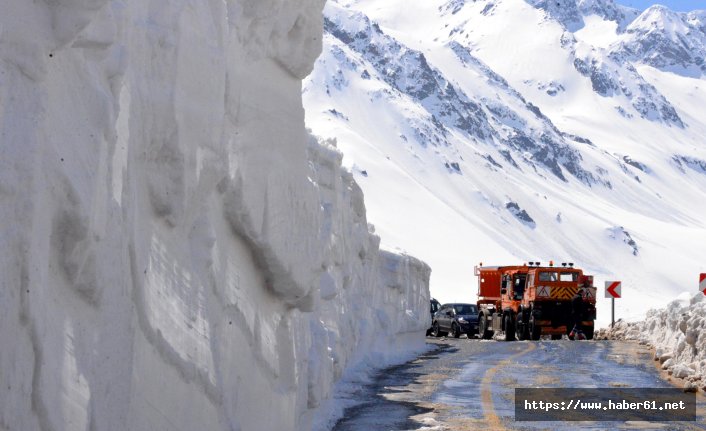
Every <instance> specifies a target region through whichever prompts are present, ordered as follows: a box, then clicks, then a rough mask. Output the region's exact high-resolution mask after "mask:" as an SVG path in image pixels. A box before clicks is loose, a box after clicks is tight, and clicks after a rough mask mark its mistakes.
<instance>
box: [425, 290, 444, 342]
mask: <svg viewBox="0 0 706 431" xmlns="http://www.w3.org/2000/svg"><path fill="white" fill-rule="evenodd" d="M429 308H430V310H431V321H432V322H434V314H436V312H437V311H439V308H441V303H440V302H439V301H437V300H436V299H434V298H431V300H430V301H429ZM431 330H432V327H431V326H430V327H429V329H427V335H431Z"/></svg>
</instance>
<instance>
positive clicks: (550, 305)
mask: <svg viewBox="0 0 706 431" xmlns="http://www.w3.org/2000/svg"><path fill="white" fill-rule="evenodd" d="M474 272H475V275H476V277H477V278H478V310H479V316H478V336H479V337H480V338H483V339H491V338H493V336H494V335H495V334H496V333H498V334H501V333H504V339H505V340H506V341H513V340H515V339H519V340H539V339H540V338H541V336H542V335H551V337H552V339H555V340H556V339H560V338H561V337H562V336H563V335H564V334H567V335H568V334H569V333H570V332H571V329H572V328H573V324H574V319H575V317H574V315H573V308H572V299H573V298H574V296H575V295H576V294H577V293H581V294H582V295H583V301H584V302H583V310H582V311H583V312H582V314H583V315H582V316H580V317H579V320H580V321H581V324H582V326H583V332H584V334H585V336H586V338H587V339H589V340H590V339H592V338H593V328H594V320H595V319H596V288H595V287H594V286H593V276H592V275H584V273H583V271H582V270H580V269H579V268H575V267H574V264H573V263H562V264H561V266H554V263H553V262H551V261H550V263H549V266H541V263H540V262H528V263H526V264H523V265H518V266H483V264H482V263H481V264H480V265H479V266H476V267H475V271H474Z"/></svg>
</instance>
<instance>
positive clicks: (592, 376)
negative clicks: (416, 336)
mask: <svg viewBox="0 0 706 431" xmlns="http://www.w3.org/2000/svg"><path fill="white" fill-rule="evenodd" d="M429 343H430V347H432V350H430V351H429V352H428V353H427V354H425V355H422V356H420V357H419V358H417V359H416V360H414V361H411V362H409V363H407V364H404V365H401V366H397V367H392V368H388V369H386V370H384V371H382V372H381V373H379V374H378V376H377V378H376V379H375V381H374V382H373V383H372V384H370V385H368V386H366V387H364V388H363V390H362V391H361V392H360V393H359V394H358V399H359V401H360V404H359V405H357V406H355V407H352V408H349V409H348V410H347V411H346V413H345V416H344V418H343V419H341V420H340V421H339V422H338V423H337V424H336V426H335V427H334V430H336V431H344V430H345V431H351V430H476V429H485V430H573V429H581V430H606V429H640V430H653V429H654V430H706V398H704V396H703V395H702V394H697V396H696V401H697V410H696V412H697V420H696V421H695V422H660V423H655V422H636V421H626V422H601V421H600V419H601V417H600V416H601V415H597V417H596V419H597V420H596V421H595V422H522V421H515V410H514V409H515V406H514V390H515V388H541V387H554V388H558V387H562V388H591V387H593V388H631V387H632V388H671V387H672V386H671V385H670V383H669V382H667V381H665V380H664V379H663V378H662V377H660V373H659V370H658V369H657V367H656V366H655V363H654V361H653V360H652V352H651V351H650V349H649V348H647V347H645V346H642V345H639V344H637V343H630V342H618V341H580V342H573V341H569V340H560V341H549V340H546V341H545V340H543V341H532V342H529V341H528V342H502V341H481V340H468V339H464V338H461V339H432V338H430V339H429Z"/></svg>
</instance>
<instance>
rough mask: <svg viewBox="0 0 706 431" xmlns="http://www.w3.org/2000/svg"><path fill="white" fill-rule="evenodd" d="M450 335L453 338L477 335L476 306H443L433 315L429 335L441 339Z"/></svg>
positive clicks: (456, 304)
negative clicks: (463, 335)
mask: <svg viewBox="0 0 706 431" xmlns="http://www.w3.org/2000/svg"><path fill="white" fill-rule="evenodd" d="M449 333H451V335H453V336H454V337H455V338H458V337H460V336H461V334H468V338H471V337H473V336H475V335H476V334H478V307H477V306H476V304H458V303H455V304H444V305H442V306H441V308H440V309H439V311H437V312H436V313H435V314H434V318H433V319H432V323H431V335H433V336H434V337H441V336H444V335H448V334H449Z"/></svg>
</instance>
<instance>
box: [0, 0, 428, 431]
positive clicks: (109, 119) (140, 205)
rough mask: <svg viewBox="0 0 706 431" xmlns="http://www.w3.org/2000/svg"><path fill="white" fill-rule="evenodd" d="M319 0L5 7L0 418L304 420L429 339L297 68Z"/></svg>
mask: <svg viewBox="0 0 706 431" xmlns="http://www.w3.org/2000/svg"><path fill="white" fill-rule="evenodd" d="M322 7H323V0H290V1H282V0H275V1H261V0H227V1H204V2H190V1H186V0H183V1H180V0H170V1H166V0H151V1H144V2H125V1H120V0H112V1H110V0H88V1H87V0H81V1H79V0H58V1H52V2H26V1H24V0H7V1H5V2H4V4H3V13H2V14H0V59H1V60H2V61H0V145H1V146H0V154H1V155H0V219H2V223H1V224H0V250H2V251H1V253H0V265H1V266H0V269H1V272H0V280H1V282H2V286H1V287H0V345H2V346H3V347H2V349H0V376H2V377H1V383H2V385H1V386H0V428H2V429H21V430H23V431H24V430H28V431H31V430H48V429H51V430H85V429H91V430H115V429H126V430H127V429H129V430H153V429H174V430H176V429H183V430H194V429H207V430H220V429H222V430H263V429H278V430H293V429H308V428H309V427H310V424H311V421H312V416H313V414H314V412H315V411H316V409H317V407H318V406H319V404H320V403H321V402H322V400H325V399H326V398H327V397H328V396H329V395H330V391H331V387H332V385H333V383H334V382H335V381H336V380H337V379H338V378H339V377H340V376H341V375H342V374H343V372H344V370H345V369H346V368H349V367H352V366H357V365H359V364H362V363H370V362H371V361H372V359H371V358H382V359H385V360H393V359H395V358H397V357H399V356H400V355H403V354H405V353H409V352H410V351H412V350H414V349H419V348H421V347H422V345H423V342H424V341H423V334H424V330H425V329H426V327H427V326H428V323H429V322H428V319H429V317H428V298H429V293H428V278H429V268H428V267H427V266H426V265H425V264H423V263H422V262H419V261H417V260H415V259H413V258H411V257H408V256H403V255H396V254H392V253H388V252H383V251H380V250H379V248H378V244H379V238H378V237H377V236H375V235H374V233H372V232H371V229H370V227H369V226H368V224H367V221H366V217H365V208H364V205H363V196H362V193H361V191H360V189H359V188H358V186H357V185H356V184H355V182H354V181H353V180H352V177H351V176H350V174H349V173H348V172H346V171H344V170H342V169H341V165H340V160H341V155H340V153H339V152H338V151H337V150H336V149H335V148H333V146H332V145H331V143H323V144H319V143H317V142H316V141H315V140H314V139H313V138H312V137H311V136H310V135H309V133H308V132H307V131H306V130H305V128H304V111H303V108H302V102H301V79H302V78H303V77H304V76H305V75H306V74H307V73H309V71H310V70H311V68H312V66H313V61H314V59H315V58H316V56H317V55H318V54H319V52H320V49H321V34H322V18H321V9H322Z"/></svg>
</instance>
